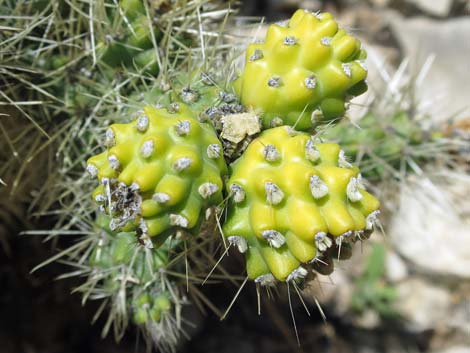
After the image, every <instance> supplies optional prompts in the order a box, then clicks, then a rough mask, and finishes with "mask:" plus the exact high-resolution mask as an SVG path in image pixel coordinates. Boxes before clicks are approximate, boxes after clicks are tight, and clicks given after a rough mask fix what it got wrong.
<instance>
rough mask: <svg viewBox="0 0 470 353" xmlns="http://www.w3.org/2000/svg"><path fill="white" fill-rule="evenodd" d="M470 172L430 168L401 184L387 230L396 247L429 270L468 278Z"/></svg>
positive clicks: (431, 272) (426, 270)
mask: <svg viewBox="0 0 470 353" xmlns="http://www.w3.org/2000/svg"><path fill="white" fill-rule="evenodd" d="M468 190H470V176H468V175H467V174H466V172H465V171H461V172H457V171H450V170H446V169H442V170H434V171H433V174H423V175H421V176H419V177H416V176H411V177H409V178H408V180H406V181H404V182H403V183H402V185H401V191H400V195H399V205H398V210H397V211H396V212H395V213H394V215H393V217H392V219H391V221H390V226H389V231H388V233H389V235H390V238H391V240H392V243H393V244H394V246H395V248H396V249H397V250H398V252H399V253H400V254H401V255H402V256H404V257H405V258H406V259H407V260H409V261H410V262H412V263H413V264H414V265H415V266H417V267H418V268H419V269H421V270H422V271H424V272H426V273H427V274H433V275H436V274H437V275H444V276H449V275H452V276H456V277H460V278H470V237H469V236H468V235H469V234H470V223H469V222H468V218H469V217H468V215H469V214H470V202H469V199H468Z"/></svg>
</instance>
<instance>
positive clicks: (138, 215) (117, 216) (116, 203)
mask: <svg viewBox="0 0 470 353" xmlns="http://www.w3.org/2000/svg"><path fill="white" fill-rule="evenodd" d="M105 144H106V145H107V146H108V148H107V150H106V151H105V152H103V153H101V154H99V155H96V156H94V157H92V158H90V159H89V160H88V167H87V170H88V172H89V173H90V174H91V175H92V176H96V177H97V178H98V180H100V181H101V185H100V186H99V187H98V188H97V189H96V190H95V191H94V193H93V197H94V199H95V200H96V201H97V202H98V203H99V204H101V205H103V206H104V207H105V208H107V210H108V211H109V212H110V213H111V215H112V217H113V219H112V220H111V223H110V227H111V229H113V230H115V229H123V230H133V229H136V228H138V229H139V231H140V232H142V233H143V234H144V235H148V236H150V237H154V236H158V237H157V238H156V239H155V242H159V241H163V240H164V239H165V238H166V236H167V235H170V234H173V233H175V232H176V231H178V230H186V231H187V232H190V233H192V232H194V231H196V230H197V229H198V225H199V223H200V221H201V220H202V218H203V217H202V216H203V214H204V211H205V209H207V208H208V207H210V206H216V205H218V204H219V203H220V202H221V201H222V188H223V183H222V176H223V175H224V174H226V172H227V167H226V164H225V161H224V158H223V152H222V146H221V144H220V142H219V140H218V139H217V136H216V134H215V132H214V131H213V129H212V127H211V126H209V125H208V124H202V123H199V122H198V121H197V120H196V118H195V116H194V114H193V112H192V111H191V110H189V109H188V108H187V107H186V106H185V105H183V104H172V105H171V106H170V107H169V108H168V109H164V108H155V107H150V106H148V107H145V109H144V110H143V111H140V112H138V113H137V118H136V119H135V120H134V121H133V122H131V123H128V124H114V125H111V127H110V128H109V129H108V130H107V132H106V141H105Z"/></svg>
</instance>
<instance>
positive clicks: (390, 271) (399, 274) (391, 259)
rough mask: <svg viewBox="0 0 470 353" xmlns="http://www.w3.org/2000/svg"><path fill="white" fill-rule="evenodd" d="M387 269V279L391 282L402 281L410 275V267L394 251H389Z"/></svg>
mask: <svg viewBox="0 0 470 353" xmlns="http://www.w3.org/2000/svg"><path fill="white" fill-rule="evenodd" d="M385 269H386V273H385V274H386V276H387V279H388V280H389V281H391V282H399V281H402V280H404V279H405V278H406V277H407V276H408V269H407V267H406V264H405V262H404V261H403V260H402V259H401V258H400V256H399V255H398V254H396V253H394V252H390V251H389V252H387V257H386V258H385Z"/></svg>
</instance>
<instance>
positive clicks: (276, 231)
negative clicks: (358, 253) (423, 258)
mask: <svg viewBox="0 0 470 353" xmlns="http://www.w3.org/2000/svg"><path fill="white" fill-rule="evenodd" d="M232 171H233V173H232V176H231V178H230V180H229V181H228V188H229V190H230V196H231V204H230V206H229V213H228V218H227V221H226V223H225V225H224V233H225V236H227V237H228V239H229V241H230V243H232V244H233V245H235V246H237V248H238V249H239V250H240V251H241V252H246V253H247V271H248V276H249V277H250V278H252V279H255V281H257V282H259V283H261V284H268V283H272V282H274V280H275V279H277V280H280V281H285V280H287V281H289V280H292V279H296V278H299V277H303V276H305V275H306V274H307V271H306V270H305V268H304V267H303V266H305V264H307V265H308V264H312V263H315V262H317V261H318V262H320V263H321V262H322V261H323V262H325V259H323V260H322V258H328V254H331V253H332V251H331V250H328V249H329V248H330V247H331V246H332V245H334V247H333V248H335V247H337V248H338V249H337V251H336V252H340V251H341V250H340V249H341V246H342V245H343V243H347V242H348V241H351V240H357V239H362V238H363V237H365V236H366V235H368V233H370V231H371V229H372V227H373V224H374V222H375V218H376V216H377V213H378V211H377V210H378V207H379V203H378V201H377V200H376V199H375V198H374V197H373V196H372V195H370V194H369V193H367V192H366V191H365V189H364V186H363V184H362V182H361V177H360V174H359V172H358V169H357V168H354V167H352V166H351V165H350V164H349V162H348V161H347V160H346V159H345V157H344V153H342V151H341V150H340V147H339V146H338V145H336V144H319V143H315V141H314V140H313V139H312V137H310V136H309V135H307V134H304V133H298V132H295V131H293V130H292V129H291V128H288V127H286V126H283V127H278V128H274V129H269V130H267V131H265V132H264V133H263V134H262V135H261V136H260V137H259V138H258V139H256V140H254V141H253V142H252V144H251V145H250V146H249V147H248V149H247V150H246V151H245V153H244V155H243V156H242V157H241V158H240V159H239V160H237V161H236V162H235V163H234V164H232ZM313 267H314V268H315V266H313ZM317 267H321V266H318V265H317ZM320 271H321V270H320Z"/></svg>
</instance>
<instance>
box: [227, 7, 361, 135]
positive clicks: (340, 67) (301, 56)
mask: <svg viewBox="0 0 470 353" xmlns="http://www.w3.org/2000/svg"><path fill="white" fill-rule="evenodd" d="M365 57H366V53H365V51H364V50H362V49H361V43H360V41H359V40H358V39H356V38H354V37H353V36H351V35H350V34H348V33H347V32H346V31H345V30H344V29H340V28H338V24H337V23H336V21H335V20H334V19H333V17H332V15H331V14H329V13H311V12H309V11H305V10H298V11H297V12H295V14H294V15H293V16H292V18H291V19H290V20H289V21H288V22H286V25H283V24H273V25H271V26H269V28H268V31H267V34H266V39H265V41H264V42H263V43H253V44H251V45H250V46H249V47H248V49H247V51H246V58H245V68H244V70H243V72H242V73H241V75H240V76H239V78H238V79H237V80H236V81H235V90H236V92H237V94H238V95H239V97H240V100H241V102H242V104H243V105H244V106H246V107H247V108H253V109H255V110H258V111H261V113H262V114H263V124H264V127H265V128H269V127H273V126H279V125H290V126H295V128H296V129H297V130H307V129H309V128H311V127H312V126H316V125H318V124H321V123H325V122H329V121H332V120H334V119H337V118H339V117H341V116H342V115H343V114H344V112H345V102H346V101H347V100H348V99H349V98H350V97H351V96H356V95H359V94H361V93H363V92H364V91H365V90H366V89H367V86H366V84H365V78H366V75H367V70H366V69H365V67H364V64H363V61H362V60H363V59H365Z"/></svg>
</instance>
